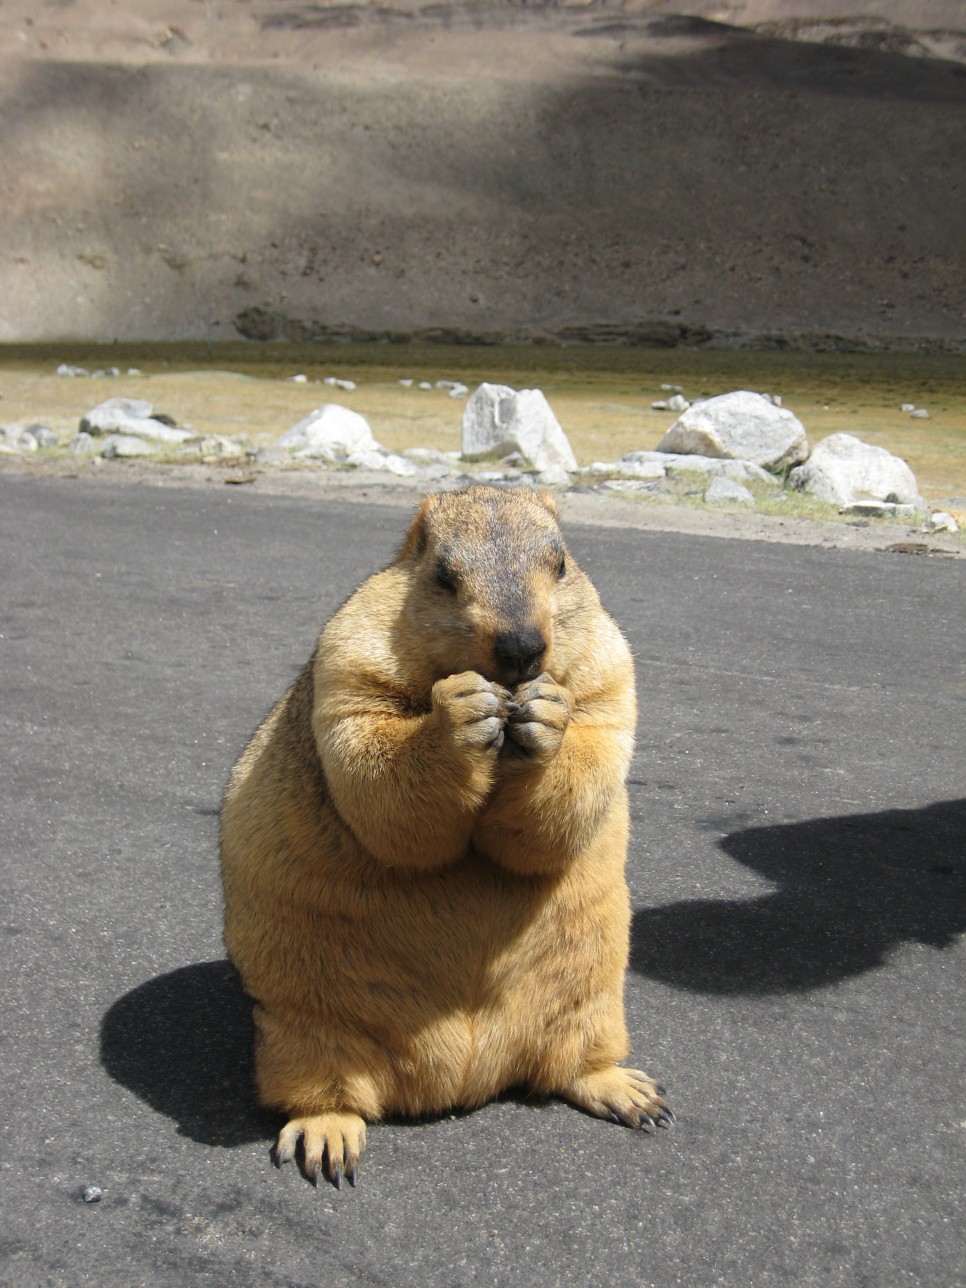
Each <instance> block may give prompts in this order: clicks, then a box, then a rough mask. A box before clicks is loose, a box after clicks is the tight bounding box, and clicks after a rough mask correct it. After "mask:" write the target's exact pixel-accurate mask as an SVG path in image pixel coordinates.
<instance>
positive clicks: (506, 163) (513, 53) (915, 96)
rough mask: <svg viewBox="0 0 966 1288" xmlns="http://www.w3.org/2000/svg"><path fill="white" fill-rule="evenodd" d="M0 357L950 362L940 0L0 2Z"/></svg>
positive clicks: (954, 109)
mask: <svg viewBox="0 0 966 1288" xmlns="http://www.w3.org/2000/svg"><path fill="white" fill-rule="evenodd" d="M0 104H2V106H0V128H2V136H3V140H4V144H3V148H2V149H0V191H2V193H3V203H2V207H0V209H2V212H3V215H2V217H3V236H2V237H0V341H8V342H9V341H21V340H46V339H56V338H68V339H69V338H78V339H105V340H110V339H113V338H125V339H143V340H147V339H178V338H212V339H216V340H217V339H226V340H227V339H237V338H239V336H240V335H241V336H248V337H251V338H272V337H286V338H289V339H294V340H300V339H313V338H326V337H338V336H343V335H355V336H362V337H365V336H383V335H389V336H397V337H405V336H409V335H413V334H416V335H429V336H437V337H455V338H461V339H463V338H482V339H494V338H499V337H502V338H511V339H513V338H526V339H534V338H537V339H539V338H546V337H558V338H571V339H573V338H592V339H617V340H621V339H631V340H639V341H643V342H650V343H664V342H675V341H682V340H683V341H684V342H687V343H701V342H705V341H707V340H708V339H709V338H717V339H719V340H720V339H726V338H729V337H730V338H731V339H732V340H733V341H739V342H746V341H748V340H757V342H759V343H760V342H763V341H764V342H771V343H774V342H778V340H779V339H780V341H781V342H782V343H789V342H790V343H793V344H795V343H806V344H813V343H817V344H821V345H825V346H830V347H835V346H840V345H843V344H845V345H859V346H861V345H868V346H872V347H882V346H889V345H893V346H896V345H898V346H904V347H919V346H928V347H933V348H943V347H945V348H956V347H959V346H960V345H961V343H962V339H963V336H964V334H966V328H964V311H966V305H964V292H963V282H964V271H963V270H964V263H963V258H964V246H966V238H964V236H963V215H962V210H963V208H964V205H966V196H964V192H963V163H962V140H963V138H964V137H966V15H964V8H963V5H962V4H961V3H959V0H923V2H922V3H912V0H906V2H905V3H903V2H902V0H877V2H876V3H872V0H867V2H865V0H860V2H859V3H850V4H845V3H844V2H843V0H798V2H796V0H746V2H744V3H742V2H741V0H734V2H733V3H713V0H704V2H702V3H696V4H695V3H690V4H689V3H686V2H682V3H678V4H673V5H672V4H668V3H663V2H662V3H654V2H653V0H629V3H628V4H626V5H625V6H620V5H603V6H599V7H598V6H595V7H592V8H587V7H583V6H581V5H574V6H560V7H557V6H547V7H545V6H541V7H539V8H530V7H527V6H516V5H508V4H492V5H490V4H474V5H462V6H461V5H447V4H442V5H433V6H431V7H425V8H420V7H418V6H416V5H412V4H405V3H402V4H384V5H379V6H375V5H374V6H353V5H338V6H326V5H323V4H301V3H295V2H293V3H286V2H285V0H235V2H234V3H232V2H230V0H221V2H218V0H213V2H211V3H203V4H202V3H199V2H198V0H171V2H170V3H163V2H162V0H144V2H143V3H138V4H134V3H127V4H123V3H121V4H110V5H107V4H103V3H99V0H75V2H74V3H71V2H70V0H67V2H66V3H58V4H45V5H38V4H36V3H33V2H28V0H0Z"/></svg>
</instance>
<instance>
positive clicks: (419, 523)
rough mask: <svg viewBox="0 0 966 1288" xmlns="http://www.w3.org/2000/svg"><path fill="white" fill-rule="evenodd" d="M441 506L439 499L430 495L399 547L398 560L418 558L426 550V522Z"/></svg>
mask: <svg viewBox="0 0 966 1288" xmlns="http://www.w3.org/2000/svg"><path fill="white" fill-rule="evenodd" d="M438 505H439V497H438V496H435V495H433V494H432V493H430V495H429V496H428V497H427V498H426V499H425V501H424V502H423V503H422V505H421V506H420V507H419V509H418V510H417V511H416V517H415V518H414V519H413V521H412V523H411V524H410V525H409V531H408V532H407V533H406V539H405V541H404V542H403V543H402V545H401V546H400V547H399V554H398V555H397V556H396V557H397V558H398V559H408V558H410V557H412V558H416V557H418V556H419V555H421V554H422V553H423V551H424V550H425V549H426V520H427V519H428V518H429V516H430V515H431V514H432V512H433V511H434V510H435V509H436V507H437V506H438Z"/></svg>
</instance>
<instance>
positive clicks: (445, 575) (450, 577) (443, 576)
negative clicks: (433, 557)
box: [436, 560, 456, 594]
mask: <svg viewBox="0 0 966 1288" xmlns="http://www.w3.org/2000/svg"><path fill="white" fill-rule="evenodd" d="M436 585H437V586H442V588H443V589H444V590H448V591H450V592H451V593H453V594H455V592H456V573H454V572H453V570H452V568H447V566H446V564H444V563H443V562H442V560H440V562H439V563H438V564H437V565H436Z"/></svg>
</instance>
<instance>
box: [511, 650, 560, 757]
mask: <svg viewBox="0 0 966 1288" xmlns="http://www.w3.org/2000/svg"><path fill="white" fill-rule="evenodd" d="M514 708H515V709H514ZM572 710H573V698H572V697H571V696H570V693H569V692H568V691H567V690H566V689H565V688H563V687H562V686H561V685H559V684H556V683H555V682H554V680H553V679H552V677H551V676H550V675H549V674H548V673H547V672H546V671H544V672H543V674H542V675H538V676H537V678H536V679H535V680H530V681H528V682H527V683H526V684H521V685H520V687H519V688H518V689H516V690H515V692H514V694H513V707H511V710H510V711H509V714H508V717H507V726H506V731H507V735H508V736H509V738H510V739H511V740H512V742H513V744H514V750H516V751H522V752H524V753H525V754H526V758H527V759H528V760H530V761H534V762H536V763H537V764H546V763H547V761H550V760H553V758H554V756H556V754H557V752H558V751H559V750H560V744H561V742H563V736H564V734H565V733H566V732H567V726H568V725H569V724H570V714H571V711H572ZM508 750H509V747H508Z"/></svg>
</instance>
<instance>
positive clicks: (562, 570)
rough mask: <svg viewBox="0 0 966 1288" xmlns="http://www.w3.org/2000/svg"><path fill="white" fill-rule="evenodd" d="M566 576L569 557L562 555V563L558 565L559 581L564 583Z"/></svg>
mask: <svg viewBox="0 0 966 1288" xmlns="http://www.w3.org/2000/svg"><path fill="white" fill-rule="evenodd" d="M566 575H567V556H566V555H561V556H560V563H559V564H558V565H557V580H558V581H563V579H564V577H566Z"/></svg>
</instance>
